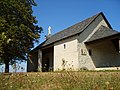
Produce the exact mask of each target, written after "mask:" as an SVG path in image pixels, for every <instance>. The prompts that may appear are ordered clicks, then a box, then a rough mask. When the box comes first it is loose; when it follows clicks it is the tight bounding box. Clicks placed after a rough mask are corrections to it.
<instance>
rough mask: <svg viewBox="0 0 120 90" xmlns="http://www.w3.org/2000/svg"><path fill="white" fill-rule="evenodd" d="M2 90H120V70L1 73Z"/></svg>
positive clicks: (0, 84)
mask: <svg viewBox="0 0 120 90" xmlns="http://www.w3.org/2000/svg"><path fill="white" fill-rule="evenodd" d="M0 87H1V90H120V72H116V71H115V72H108V71H106V72H87V71H86V72H48V73H39V72H38V73H13V74H8V75H4V74H1V75H0Z"/></svg>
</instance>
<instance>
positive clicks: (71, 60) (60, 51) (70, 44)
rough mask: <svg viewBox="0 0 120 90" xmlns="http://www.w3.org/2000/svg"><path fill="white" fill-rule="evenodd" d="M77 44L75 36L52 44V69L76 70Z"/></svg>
mask: <svg viewBox="0 0 120 90" xmlns="http://www.w3.org/2000/svg"><path fill="white" fill-rule="evenodd" d="M77 44H78V40H77V39H76V36H74V37H70V38H67V39H64V40H61V41H60V42H56V43H55V44H54V71H59V70H63V69H65V70H74V71H75V70H78V51H77Z"/></svg>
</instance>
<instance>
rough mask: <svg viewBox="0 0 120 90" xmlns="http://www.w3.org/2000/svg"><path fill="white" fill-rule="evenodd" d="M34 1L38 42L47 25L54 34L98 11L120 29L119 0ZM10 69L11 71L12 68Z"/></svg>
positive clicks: (116, 28)
mask: <svg viewBox="0 0 120 90" xmlns="http://www.w3.org/2000/svg"><path fill="white" fill-rule="evenodd" d="M35 1H36V3H37V7H33V15H34V16H36V19H37V20H38V25H39V26H41V27H42V28H43V29H44V31H43V32H44V33H42V34H41V38H40V42H39V43H41V42H42V41H44V39H45V38H44V36H45V35H47V33H48V31H47V28H48V26H51V27H52V34H55V33H57V32H59V31H61V30H63V29H65V28H67V27H69V26H71V25H74V24H76V23H78V22H80V21H82V20H84V19H86V18H88V17H90V16H93V15H95V14H97V13H99V12H103V13H104V15H105V16H106V18H107V19H108V21H109V22H110V24H111V26H112V27H113V29H115V30H117V31H120V10H119V9H120V0H35ZM39 43H38V44H39ZM38 44H35V46H37V45H38ZM21 67H24V69H25V70H24V71H26V63H22V64H21ZM2 69H3V68H0V71H1V70H2ZM10 70H11V71H13V69H12V68H11V69H10ZM20 71H21V70H20Z"/></svg>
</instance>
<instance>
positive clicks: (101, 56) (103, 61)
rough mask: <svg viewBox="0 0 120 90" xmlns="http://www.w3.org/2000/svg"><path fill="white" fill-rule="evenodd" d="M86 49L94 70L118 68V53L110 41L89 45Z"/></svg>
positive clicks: (119, 56)
mask: <svg viewBox="0 0 120 90" xmlns="http://www.w3.org/2000/svg"><path fill="white" fill-rule="evenodd" d="M86 47H87V50H88V52H89V55H90V57H91V59H92V61H93V63H94V65H95V66H96V68H100V67H120V53H119V52H118V51H117V50H116V48H115V45H114V44H113V42H112V41H111V40H102V41H99V42H95V43H91V44H88V45H86Z"/></svg>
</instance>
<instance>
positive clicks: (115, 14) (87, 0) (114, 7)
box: [33, 0, 120, 45]
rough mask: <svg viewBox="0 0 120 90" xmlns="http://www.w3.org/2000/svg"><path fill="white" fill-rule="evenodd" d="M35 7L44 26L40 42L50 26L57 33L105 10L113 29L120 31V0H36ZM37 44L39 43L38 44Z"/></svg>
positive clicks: (40, 22)
mask: <svg viewBox="0 0 120 90" xmlns="http://www.w3.org/2000/svg"><path fill="white" fill-rule="evenodd" d="M35 1H36V3H37V7H33V11H34V13H33V14H34V15H35V16H36V19H37V20H38V25H39V26H42V27H43V29H44V33H42V34H41V38H40V43H41V42H42V41H43V40H44V39H45V38H44V36H45V35H46V34H47V33H48V30H47V28H48V26H51V27H52V34H55V33H57V32H59V31H61V30H63V29H65V28H67V27H69V26H71V25H74V24H76V23H78V22H80V21H82V20H84V19H86V18H88V17H90V16H93V15H95V14H97V13H99V12H103V13H104V15H105V16H106V18H107V19H108V21H109V22H110V24H111V26H112V27H113V29H115V30H117V31H120V11H119V9H120V0H35ZM36 45H37V44H36Z"/></svg>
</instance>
